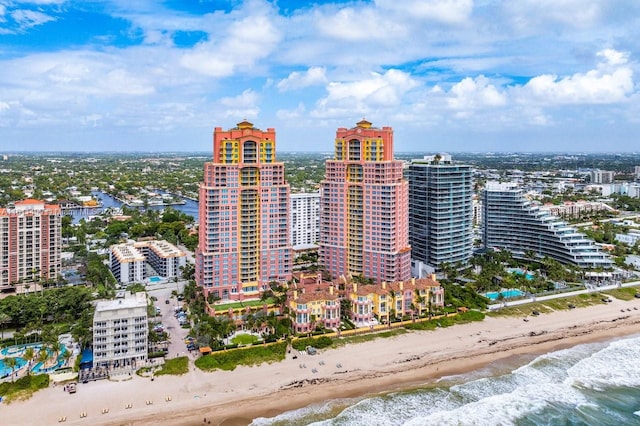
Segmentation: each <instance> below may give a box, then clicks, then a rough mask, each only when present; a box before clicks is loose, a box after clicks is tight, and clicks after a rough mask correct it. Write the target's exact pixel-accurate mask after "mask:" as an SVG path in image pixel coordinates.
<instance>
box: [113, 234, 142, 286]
mask: <svg viewBox="0 0 640 426" xmlns="http://www.w3.org/2000/svg"><path fill="white" fill-rule="evenodd" d="M146 260H147V259H146V257H145V256H144V255H143V254H142V253H141V252H140V250H138V249H137V248H136V247H134V246H133V244H116V245H113V246H111V247H109V268H110V269H111V273H112V274H113V276H114V278H115V279H116V281H118V282H119V283H123V284H127V283H142V282H144V280H145V279H146V278H147V272H146V269H147V268H146V265H145V263H146Z"/></svg>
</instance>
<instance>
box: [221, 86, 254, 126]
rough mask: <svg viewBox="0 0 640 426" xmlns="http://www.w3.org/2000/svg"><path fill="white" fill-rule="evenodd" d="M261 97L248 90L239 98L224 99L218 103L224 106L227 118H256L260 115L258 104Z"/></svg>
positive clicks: (224, 113)
mask: <svg viewBox="0 0 640 426" xmlns="http://www.w3.org/2000/svg"><path fill="white" fill-rule="evenodd" d="M259 100H260V96H259V95H258V94H257V93H256V92H254V91H253V90H251V89H246V90H245V91H243V92H242V93H240V94H239V95H238V96H231V97H224V98H222V99H220V100H219V101H218V103H219V104H220V105H223V106H224V107H225V108H224V111H223V115H224V117H226V118H234V119H237V118H238V117H242V118H256V117H257V116H258V115H259V113H260V107H259V106H258V102H259Z"/></svg>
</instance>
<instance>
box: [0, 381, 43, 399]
mask: <svg viewBox="0 0 640 426" xmlns="http://www.w3.org/2000/svg"><path fill="white" fill-rule="evenodd" d="M48 387H49V375H48V374H38V375H36V376H25V377H22V378H20V379H18V380H16V381H15V382H4V383H0V396H2V402H11V401H14V400H16V399H28V398H30V397H31V395H33V393H34V392H36V391H38V390H40V389H45V388H48Z"/></svg>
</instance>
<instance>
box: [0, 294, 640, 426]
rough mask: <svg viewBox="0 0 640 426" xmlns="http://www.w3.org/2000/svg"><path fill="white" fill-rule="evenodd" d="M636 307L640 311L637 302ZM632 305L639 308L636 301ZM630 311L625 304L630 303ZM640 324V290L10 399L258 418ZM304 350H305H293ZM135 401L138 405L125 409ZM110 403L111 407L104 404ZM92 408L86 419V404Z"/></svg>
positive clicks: (228, 421) (48, 417)
mask: <svg viewBox="0 0 640 426" xmlns="http://www.w3.org/2000/svg"><path fill="white" fill-rule="evenodd" d="M634 307H636V308H637V309H638V310H633V308H634ZM627 308H630V310H629V311H627V310H626V309H627ZM621 310H624V312H621ZM636 333H640V299H633V300H631V301H626V302H625V301H620V300H617V299H614V301H613V302H612V303H609V304H604V305H598V306H592V307H587V308H580V309H574V310H571V311H558V312H553V313H549V314H543V315H540V316H539V317H529V321H528V322H525V321H523V320H522V318H487V319H486V320H485V321H483V322H478V323H471V324H466V325H459V326H455V327H450V328H446V329H437V330H435V331H421V332H409V333H407V334H404V335H400V336H396V337H392V338H387V339H376V340H374V341H371V342H366V343H360V344H351V345H347V346H344V347H341V348H337V349H329V350H324V351H321V352H320V353H319V354H318V355H315V356H312V355H306V354H305V355H302V354H300V353H297V352H296V353H293V352H292V353H290V354H289V355H288V356H287V359H286V360H284V361H282V362H279V363H275V364H270V365H267V364H263V365H260V366H256V367H239V368H237V369H236V370H235V371H231V372H226V371H216V372H211V373H204V372H201V371H199V370H197V369H192V371H190V372H189V373H188V374H186V375H184V376H180V377H178V376H160V377H157V378H156V379H155V380H154V381H153V382H152V381H151V380H150V379H149V378H144V377H138V376H136V375H135V374H133V375H132V377H131V378H129V376H127V375H125V376H123V377H122V378H123V380H122V381H108V380H102V381H98V382H92V383H88V384H80V385H79V386H78V392H77V393H76V394H73V395H70V394H68V393H66V392H64V391H63V389H62V388H61V387H50V388H49V389H46V390H43V391H40V392H38V393H36V394H35V395H34V396H33V397H32V398H30V399H29V400H27V401H17V402H13V403H11V404H8V405H7V404H4V403H3V404H1V405H0V413H2V414H1V415H2V423H3V424H5V425H45V424H54V423H58V422H59V419H60V418H61V417H66V421H65V422H64V423H63V424H87V425H89V424H90V425H198V424H203V420H204V419H205V418H206V419H207V422H211V424H214V425H245V424H248V423H250V422H251V420H252V419H254V418H256V417H272V416H275V415H277V414H279V413H282V412H284V411H288V410H293V409H296V408H301V407H305V406H307V405H310V404H314V403H322V402H324V401H327V400H330V399H336V398H349V397H362V396H367V395H373V394H376V393H379V392H385V391H392V390H397V389H401V388H407V387H410V386H413V385H415V386H418V385H421V384H425V383H428V382H429V381H432V380H435V379H437V378H440V377H444V376H449V375H453V374H461V373H465V372H469V371H472V370H476V369H478V368H480V367H483V366H486V365H488V364H490V363H492V362H496V361H500V360H504V359H506V358H509V357H513V356H518V355H538V354H542V353H546V352H549V351H553V350H557V349H560V348H563V347H570V346H574V345H576V344H580V343H587V342H593V341H599V340H606V339H611V338H615V337H618V336H625V335H631V334H636ZM293 355H297V359H293ZM129 405H131V407H130V408H125V407H127V406H129ZM107 409H108V412H106V413H104V414H103V411H105V410H107ZM82 412H84V413H86V414H87V416H86V417H84V418H81V417H80V413H82Z"/></svg>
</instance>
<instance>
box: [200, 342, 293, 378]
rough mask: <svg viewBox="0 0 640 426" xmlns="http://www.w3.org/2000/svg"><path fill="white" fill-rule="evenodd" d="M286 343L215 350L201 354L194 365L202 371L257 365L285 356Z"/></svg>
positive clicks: (279, 359) (278, 359)
mask: <svg viewBox="0 0 640 426" xmlns="http://www.w3.org/2000/svg"><path fill="white" fill-rule="evenodd" d="M286 350H287V343H286V342H282V343H276V344H274V345H266V346H252V347H250V348H247V349H236V350H231V351H226V352H216V353H212V354H209V355H205V356H202V357H200V358H198V359H197V360H196V363H195V364H196V367H198V368H199V369H201V370H204V371H211V370H227V371H231V370H235V368H236V367H237V366H238V365H259V364H262V363H263V362H277V361H282V360H283V359H284V358H285V354H286Z"/></svg>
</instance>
